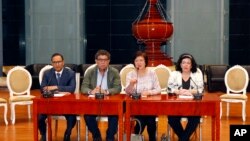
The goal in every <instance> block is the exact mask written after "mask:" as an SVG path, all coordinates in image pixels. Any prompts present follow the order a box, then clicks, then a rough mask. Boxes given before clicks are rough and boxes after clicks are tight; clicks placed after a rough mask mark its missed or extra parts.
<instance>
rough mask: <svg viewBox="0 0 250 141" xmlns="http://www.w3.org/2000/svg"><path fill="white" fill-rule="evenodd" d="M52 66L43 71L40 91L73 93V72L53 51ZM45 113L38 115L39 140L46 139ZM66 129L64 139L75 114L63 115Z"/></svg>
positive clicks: (67, 140)
mask: <svg viewBox="0 0 250 141" xmlns="http://www.w3.org/2000/svg"><path fill="white" fill-rule="evenodd" d="M51 63H52V66H53V68H51V69H50V70H47V71H45V72H44V75H43V79H42V83H41V91H43V92H44V91H59V92H70V93H73V92H74V90H75V87H76V79H75V72H74V71H72V70H70V69H68V68H65V67H64V59H63V56H62V55H61V54H59V53H55V54H53V55H52V57H51ZM46 118H47V115H44V114H41V115H39V119H38V120H39V121H38V128H39V130H40V134H41V139H40V140H41V141H46V123H45V120H46ZM65 118H66V120H67V129H66V131H65V133H64V141H70V135H71V130H72V128H73V127H74V126H75V124H76V115H65Z"/></svg>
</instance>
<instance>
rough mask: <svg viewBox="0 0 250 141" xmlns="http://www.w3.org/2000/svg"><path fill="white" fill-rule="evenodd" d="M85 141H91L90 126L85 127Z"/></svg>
mask: <svg viewBox="0 0 250 141" xmlns="http://www.w3.org/2000/svg"><path fill="white" fill-rule="evenodd" d="M85 140H86V141H88V140H89V131H88V126H87V125H86V126H85Z"/></svg>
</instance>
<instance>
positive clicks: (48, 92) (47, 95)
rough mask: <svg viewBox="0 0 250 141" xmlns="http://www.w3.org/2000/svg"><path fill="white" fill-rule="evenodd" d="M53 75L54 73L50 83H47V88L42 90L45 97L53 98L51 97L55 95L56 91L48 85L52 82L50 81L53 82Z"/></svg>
mask: <svg viewBox="0 0 250 141" xmlns="http://www.w3.org/2000/svg"><path fill="white" fill-rule="evenodd" d="M52 77H53V75H52V76H51V77H50V78H49V81H48V83H47V84H46V85H45V87H46V89H45V90H43V92H42V96H43V97H44V98H51V97H54V92H53V91H49V90H48V86H49V84H50V82H51V79H52Z"/></svg>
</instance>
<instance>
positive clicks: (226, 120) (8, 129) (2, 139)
mask: <svg viewBox="0 0 250 141" xmlns="http://www.w3.org/2000/svg"><path fill="white" fill-rule="evenodd" d="M211 94H218V95H220V94H221V93H211ZM0 97H3V98H8V90H7V89H3V88H1V89H0ZM223 106H224V107H225V105H223ZM246 109H247V118H246V122H243V121H242V118H241V104H232V105H231V111H230V117H226V116H225V114H224V115H223V117H222V119H221V129H220V133H221V134H220V138H221V141H229V131H230V128H229V127H230V125H233V124H239V125H245V124H250V112H248V109H250V104H249V102H247V108H246ZM0 111H1V113H2V114H1V115H0V141H33V122H32V119H28V116H27V108H26V106H17V107H16V123H15V124H14V125H12V124H11V123H10V110H9V109H8V121H9V124H8V125H5V123H4V120H3V108H2V107H0ZM223 112H224V113H225V111H224V110H223ZM166 119H167V118H166V116H159V121H158V126H157V130H158V133H157V136H158V140H160V137H161V135H162V134H164V133H166V131H167V120H166ZM65 124H66V123H65V121H64V120H60V121H59V129H58V133H57V135H55V133H53V136H52V137H53V141H62V140H63V133H64V130H65V128H66V127H65ZM99 127H100V129H101V133H102V137H103V139H104V138H105V133H106V127H107V123H106V122H99ZM201 128H202V140H203V141H210V140H211V118H210V117H209V116H205V117H203V122H202V124H201ZM52 129H53V131H54V126H53V127H52ZM143 135H144V137H145V140H146V141H147V140H148V137H147V132H146V130H145V131H144V132H143ZM89 138H90V140H92V138H91V134H89ZM71 140H72V141H75V140H76V128H75V129H73V131H72V135H71ZM81 140H82V141H85V122H84V120H83V118H81ZM174 140H176V141H177V140H178V139H177V138H176V137H175V138H174ZM191 140H192V141H195V140H198V138H197V137H196V136H193V137H192V139H191Z"/></svg>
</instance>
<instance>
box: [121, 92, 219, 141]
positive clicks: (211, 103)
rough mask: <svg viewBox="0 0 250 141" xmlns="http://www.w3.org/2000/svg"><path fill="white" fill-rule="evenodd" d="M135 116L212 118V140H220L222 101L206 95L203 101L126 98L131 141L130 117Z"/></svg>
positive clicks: (169, 97)
mask: <svg viewBox="0 0 250 141" xmlns="http://www.w3.org/2000/svg"><path fill="white" fill-rule="evenodd" d="M135 115H183V116H202V115H208V116H211V117H212V124H211V125H212V127H211V128H212V140H213V141H214V140H215V139H216V141H219V140H220V99H219V97H218V96H217V95H212V94H205V95H204V96H203V99H202V100H193V99H180V98H178V97H176V96H168V95H155V96H149V97H146V98H143V97H142V98H141V99H140V100H133V99H132V98H131V97H126V113H125V126H126V138H127V141H130V134H131V130H130V127H131V126H130V124H131V122H130V117H132V116H135Z"/></svg>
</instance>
